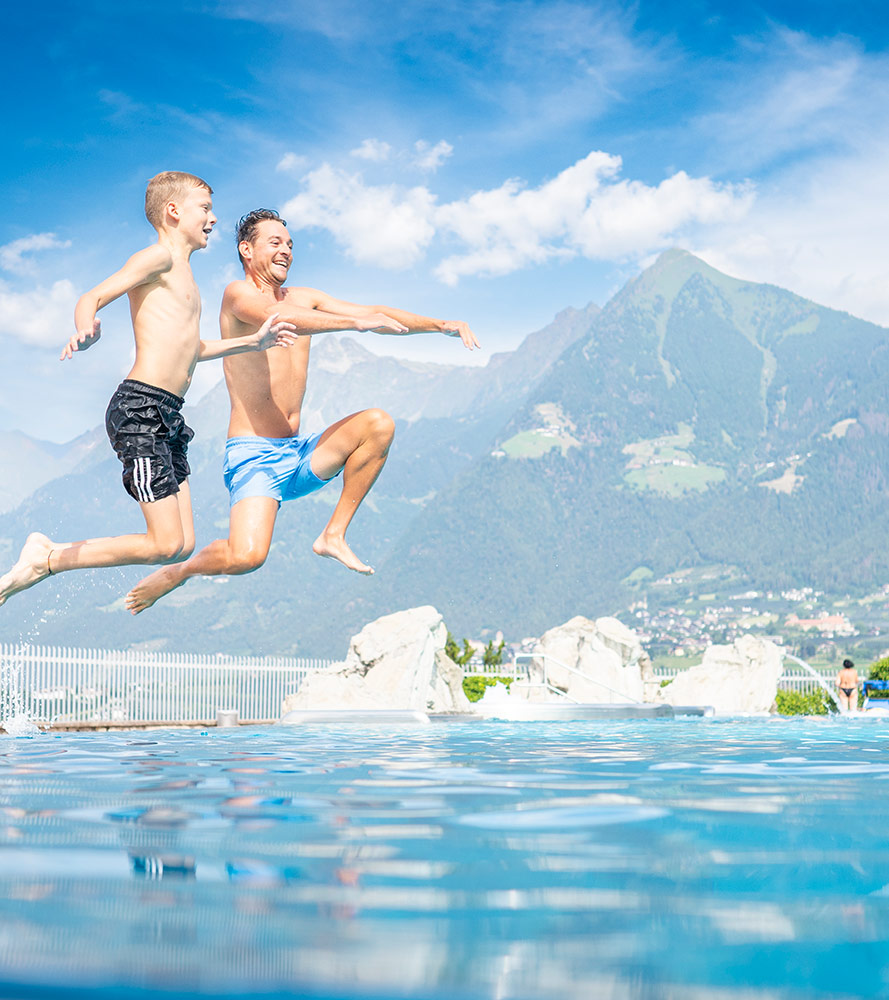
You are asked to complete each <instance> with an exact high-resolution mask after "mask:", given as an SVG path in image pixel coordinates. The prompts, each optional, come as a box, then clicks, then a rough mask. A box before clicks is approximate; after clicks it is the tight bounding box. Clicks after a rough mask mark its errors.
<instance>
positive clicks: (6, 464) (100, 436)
mask: <svg viewBox="0 0 889 1000" xmlns="http://www.w3.org/2000/svg"><path fill="white" fill-rule="evenodd" d="M104 438H105V435H104V432H100V431H99V430H95V431H88V432H87V433H86V434H82V435H81V436H80V437H78V438H75V439H74V440H73V441H69V442H68V444H64V445H62V444H54V443H52V442H51V441H38V440H37V439H36V438H32V437H29V436H28V435H27V434H23V433H22V432H21V431H6V432H4V433H2V434H0V469H2V470H3V475H2V477H0V513H4V512H6V511H8V510H13V509H14V508H15V507H17V506H18V505H19V504H20V503H21V502H22V500H24V499H25V498H26V497H28V496H30V495H31V494H32V493H33V492H34V490H36V489H37V488H38V487H40V486H42V485H43V484H44V483H48V482H50V481H51V480H53V479H57V478H58V477H59V476H64V475H65V474H66V473H68V472H70V471H71V470H72V469H76V468H78V467H79V466H81V467H85V466H86V465H88V464H89V463H90V462H91V461H93V460H94V456H95V455H97V454H99V453H100V452H101V445H102V444H103V442H104Z"/></svg>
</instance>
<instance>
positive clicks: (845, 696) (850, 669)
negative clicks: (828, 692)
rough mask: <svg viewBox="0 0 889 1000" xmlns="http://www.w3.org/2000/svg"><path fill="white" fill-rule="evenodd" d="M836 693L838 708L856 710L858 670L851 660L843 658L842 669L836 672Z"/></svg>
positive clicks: (849, 710) (848, 710)
mask: <svg viewBox="0 0 889 1000" xmlns="http://www.w3.org/2000/svg"><path fill="white" fill-rule="evenodd" d="M837 695H838V697H839V699H840V708H845V709H846V711H847V712H857V711H858V671H857V670H856V669H855V664H854V663H853V662H852V661H851V660H843V669H842V670H841V671H840V672H839V673H838V674H837Z"/></svg>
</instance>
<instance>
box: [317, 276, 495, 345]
mask: <svg viewBox="0 0 889 1000" xmlns="http://www.w3.org/2000/svg"><path fill="white" fill-rule="evenodd" d="M312 292H313V294H315V295H316V296H317V304H316V306H315V309H316V310H317V311H319V312H325V313H327V312H329V313H336V314H338V315H342V316H353V317H355V318H356V319H360V318H362V317H366V316H369V315H380V314H382V315H384V316H390V317H391V318H392V319H394V320H397V321H398V322H399V323H401V324H402V325H403V326H404V327H405V330H404V331H403V332H405V333H443V334H445V335H446V336H448V337H459V338H460V340H462V341H463V345H464V346H465V347H468V348H469V350H470V351H471V350H473V349H474V348H476V347H480V346H481V345H480V344H479V342H478V340H477V339H476V336H475V334H474V333H473V332H472V330H470V328H469V324H468V323H464V322H463V320H447V319H433V318H432V317H431V316H420V315H418V314H417V313H412V312H408V311H407V310H405V309H396V308H394V307H392V306H381V305H374V306H362V305H358V304H357V303H355V302H346V301H344V300H343V299H335V298H333V296H331V295H327V294H326V293H324V292H318V291H316V290H314V289H312ZM375 332H376V333H390V332H393V331H389V330H375ZM399 332H400V331H399Z"/></svg>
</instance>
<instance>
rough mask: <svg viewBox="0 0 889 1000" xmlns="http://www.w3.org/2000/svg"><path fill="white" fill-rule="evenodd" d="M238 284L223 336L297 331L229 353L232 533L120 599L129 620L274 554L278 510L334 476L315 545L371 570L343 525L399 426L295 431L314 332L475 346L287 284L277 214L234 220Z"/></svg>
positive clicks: (361, 418) (370, 420) (368, 421)
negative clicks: (263, 346)
mask: <svg viewBox="0 0 889 1000" xmlns="http://www.w3.org/2000/svg"><path fill="white" fill-rule="evenodd" d="M237 239H238V256H239V257H240V259H241V263H242V265H243V267H244V278H243V280H240V281H233V282H232V283H231V284H230V285H229V286H228V288H226V290H225V295H224V296H223V300H222V311H221V314H220V326H221V329H222V337H223V340H227V339H228V338H230V337H232V338H240V337H244V336H246V335H248V334H249V333H251V332H253V331H255V330H258V329H259V328H260V327H261V326H262V324H263V323H265V322H267V321H268V318H269V317H270V316H273V315H274V316H277V318H278V322H279V323H281V324H286V325H287V326H286V329H287V330H288V331H292V332H293V333H295V334H296V337H297V342H296V343H295V344H293V346H291V347H290V348H289V349H288V350H286V351H271V352H266V353H265V354H263V355H262V356H260V355H251V356H248V355H246V354H242V355H238V356H237V357H232V358H227V359H226V361H225V362H224V368H225V379H226V384H227V386H228V391H229V396H230V398H231V419H230V422H229V427H228V441H227V442H226V453H225V460H224V464H223V473H224V476H225V481H226V485H227V486H228V489H229V493H230V501H231V512H230V520H229V536H228V538H221V539H217V540H216V541H215V542H211V543H210V545H208V546H207V547H206V548H204V549H202V550H201V551H200V552H198V553H197V554H196V555H194V556H193V557H192V558H191V559H189V560H188V562H184V563H179V564H176V565H171V566H165V567H164V568H163V569H161V570H158V571H157V572H155V573H152V574H151V575H150V576H148V577H146V578H145V579H144V580H142V581H140V582H139V583H138V584H137V585H136V586H135V587H134V588H133V589H132V590H131V591H130V592H129V594H127V599H126V604H127V607H128V608H129V610H130V611H131V612H132V613H133V614H134V615H135V614H139V612H141V611H144V610H145V609H146V608H149V607H151V605H152V604H154V602H155V601H157V600H158V599H159V598H161V597H163V596H164V595H165V594H168V593H169V592H170V591H171V590H173V589H174V588H175V587H178V586H180V585H181V584H183V583H184V582H185V581H186V580H187V579H188V578H189V577H192V576H217V575H220V574H240V573H250V572H252V571H253V570H255V569H258V568H259V567H260V566H261V565H262V564H263V563H264V562H265V559H266V557H267V555H268V553H269V548H270V546H271V541H272V532H273V530H274V526H275V519H276V517H277V514H278V508H279V506H280V505H281V503H282V502H283V501H285V500H292V499H295V498H297V497H301V496H306V495H307V494H308V493H312V492H314V491H315V490H317V489H320V488H321V487H322V486H324V485H325V484H326V483H327V482H329V481H330V480H331V479H332V478H334V477H335V476H337V475H338V474H339V473H340V472H342V474H343V487H342V492H341V494H340V498H339V501H338V502H337V504H336V507H335V508H334V511H333V514H332V515H331V518H330V520H329V521H328V523H327V526H326V527H325V529H324V530H323V531H322V532H321V534H320V535H319V536H318V538H317V539H316V540H315V542H314V544H313V545H312V549H313V551H314V552H315V553H316V554H317V555H320V556H326V557H329V558H331V559H336V560H338V561H339V562H341V563H342V564H343V565H344V566H346V567H347V568H349V569H352V570H355V571H356V572H358V573H365V574H370V573H373V569H372V568H371V567H370V566H368V565H367V564H366V563H364V562H362V561H361V560H360V559H359V558H358V557H357V556H356V555H355V553H354V552H353V551H352V550H351V548H350V547H349V545H348V544H347V542H346V537H345V535H346V529H347V528H348V526H349V523H350V522H351V520H352V518H353V516H354V515H355V512H356V510H357V509H358V506H359V505H360V503H361V501H362V500H363V499H364V497H365V496H366V495H367V493H368V491H369V490H370V488H371V486H373V484H374V482H375V480H376V478H377V476H378V475H379V473H380V470H381V469H382V467H383V465H384V463H385V461H386V456H387V454H388V451H389V446H390V444H391V443H392V437H393V434H394V429H395V425H394V422H393V420H392V418H391V417H390V416H389V415H388V414H387V413H385V412H384V411H382V410H377V409H372V410H362V411H361V412H360V413H353V414H351V415H350V416H348V417H344V418H343V419H342V420H339V421H337V422H336V423H335V424H333V425H332V426H331V427H328V428H327V430H325V431H324V432H323V433H321V434H313V435H307V436H301V435H300V434H299V429H300V408H301V407H302V401H303V397H304V395H305V391H306V374H307V371H308V364H309V346H310V343H311V340H310V338H311V335H312V334H316V333H324V332H332V331H338V330H358V331H370V332H374V333H381V334H396V335H398V334H401V335H404V334H413V333H423V332H435V333H443V334H446V335H448V336H451V337H459V338H460V339H461V340H462V342H463V344H464V345H465V346H466V347H467V348H468V349H469V350H472V349H474V348H476V347H478V346H479V344H478V341H477V340H476V338H475V335H474V334H473V332H472V331H471V330H470V329H469V327H468V326H467V324H466V323H463V322H461V321H445V320H437V319H431V318H429V317H428V316H418V315H416V314H415V313H411V312H405V311H404V310H402V309H392V308H389V307H388V306H361V305H356V304H354V303H351V302H344V301H342V300H340V299H334V298H332V297H331V296H329V295H327V294H325V293H324V292H320V291H318V290H316V289H314V288H285V287H284V282H285V281H286V280H287V273H288V271H289V270H290V265H291V263H292V262H293V241H292V240H291V238H290V234H289V233H288V232H287V227H286V224H285V222H284V220H283V219H281V218H280V216H279V215H278V214H277V213H276V212H272V211H270V210H268V209H258V210H256V211H254V212H250V213H249V214H248V215H245V216H244V218H243V219H241V222H240V224H239V225H238V234H237Z"/></svg>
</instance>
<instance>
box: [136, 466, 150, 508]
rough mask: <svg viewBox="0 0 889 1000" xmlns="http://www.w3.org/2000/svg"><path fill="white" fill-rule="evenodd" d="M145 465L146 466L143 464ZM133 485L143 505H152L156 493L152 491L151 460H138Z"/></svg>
mask: <svg viewBox="0 0 889 1000" xmlns="http://www.w3.org/2000/svg"><path fill="white" fill-rule="evenodd" d="M143 463H144V464H143ZM133 485H134V486H135V488H136V492H137V493H138V494H139V499H140V500H141V501H142V502H143V503H151V501H153V500H154V493H153V492H152V489H151V459H150V458H137V459H136V463H135V465H134V467H133Z"/></svg>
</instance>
